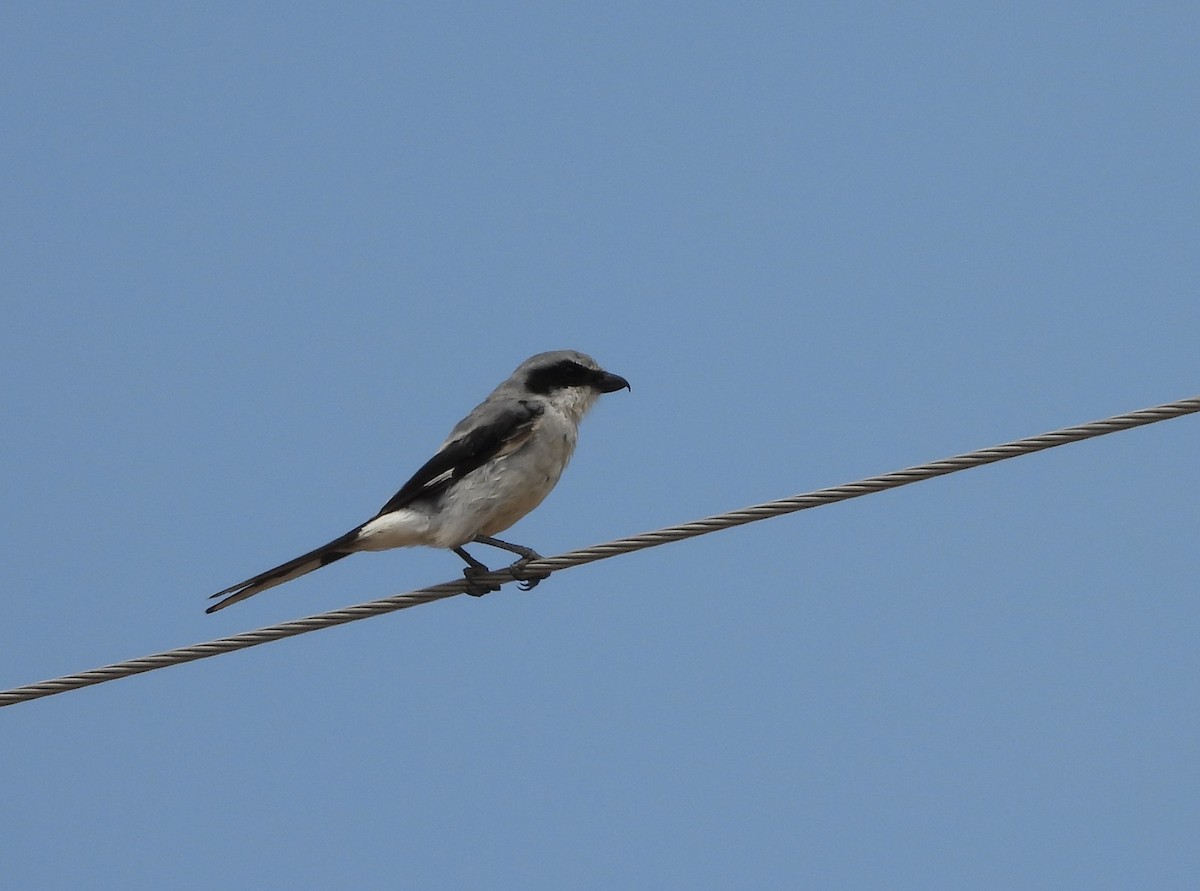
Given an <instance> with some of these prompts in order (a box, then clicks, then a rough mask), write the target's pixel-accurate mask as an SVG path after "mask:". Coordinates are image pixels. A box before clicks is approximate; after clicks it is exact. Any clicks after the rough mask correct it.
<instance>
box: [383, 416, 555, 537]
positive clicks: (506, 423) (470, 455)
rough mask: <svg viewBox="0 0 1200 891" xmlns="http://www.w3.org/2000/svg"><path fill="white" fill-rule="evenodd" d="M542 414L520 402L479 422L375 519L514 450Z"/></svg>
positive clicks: (441, 452)
mask: <svg viewBox="0 0 1200 891" xmlns="http://www.w3.org/2000/svg"><path fill="white" fill-rule="evenodd" d="M544 411H545V409H544V408H542V406H540V405H537V404H532V403H530V402H528V401H526V400H524V399H520V400H517V401H516V402H514V403H513V405H512V407H510V408H505V409H504V410H503V411H501V412H500V413H498V414H496V415H495V416H494V417H492V418H490V419H488V420H481V421H480V423H479V424H477V425H476V426H474V427H472V428H471V429H470V430H469V431H468V432H466V433H464V434H463V435H462V436H460V437H458V438H457V439H452V440H450V441H449V442H448V443H446V444H445V445H444V446H442V447H441V449H440V450H439V451H438V453H437V454H436V455H434V456H433V457H432V458H430V459H429V460H428V461H426V462H425V465H424V466H423V467H422V468H421V469H420V470H418V471H417V472H416V473H414V474H413V477H412V479H410V480H409V481H408V482H407V483H405V484H404V485H403V486H402V487H401V488H400V491H399V492H397V493H396V494H395V495H393V496H392V497H391V499H389V501H388V503H387V504H385V505H384V506H383V507H381V508H380V509H379V513H377V514H376V515H375V516H377V517H381V516H383V515H384V514H387V513H391V512H392V511H394V510H399V509H400V508H402V507H407V506H408V505H410V504H412V503H413V502H414V501H416V500H417V499H418V498H421V497H424V496H428V495H434V494H436V493H438V492H440V491H441V490H442V489H444V488H446V486H448V485H450V483H451V482H453V481H454V480H456V479H459V478H460V477H463V476H466V475H467V474H468V473H470V472H471V471H472V470H475V469H477V468H479V467H482V466H483V465H484V464H485V463H487V462H488V461H490V460H491V459H492V458H496V457H499V456H501V455H507V454H509V453H510V452H514V451H516V450H517V449H518V448H520V447H521V446H522V445H524V444H525V442H526V440H528V439H529V437H530V436H531V435H532V434H533V426H534V424H535V423H536V422H537V419H538V418H540V417H541V416H542V412H544Z"/></svg>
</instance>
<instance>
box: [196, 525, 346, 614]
mask: <svg viewBox="0 0 1200 891" xmlns="http://www.w3.org/2000/svg"><path fill="white" fill-rule="evenodd" d="M357 536H358V529H352V530H351V531H349V532H347V533H346V534H345V535H343V536H341V537H340V538H335V539H334V540H333V541H331V542H329V544H325V545H321V547H319V548H317V549H316V550H314V551H309V552H308V553H307V554H301V555H300V556H299V557H297V558H296V559H294V560H289V561H288V562H287V563H281V564H280V565H279V566H276V567H275V568H274V569H268V570H267V571H266V572H260V573H259V574H258V575H256V576H254V578H249V579H246V580H245V581H244V582H238V583H237V584H236V585H230V586H229V587H228V588H226V589H225V590H223V591H218V592H217V593H216V594H213V595H212V597H210V598H209V599H210V600H216V598H218V597H225V595H226V594H228V595H229V596H228V597H225V599H224V600H221V601H218V602H217V603H214V604H213V605H212V606H210V607H209V608H208V609H206V610H205V612H206V613H215V612H216V611H217V610H219V609H224V608H225V607H227V606H231V605H232V604H235V603H237V602H238V601H241V600H245V599H246V598H247V597H253V596H254V595H255V594H257V593H258V592H259V591H265V590H267V589H268V588H274V587H275V586H276V585H282V584H283V583H284V582H290V581H291V580H292V579H294V578H299V577H300V576H302V575H306V574H308V573H310V572H312V571H313V570H314V569H320V568H321V567H322V566H328V565H329V564H330V563H332V562H334V561H335V560H341V559H342V558H343V557H348V556H350V555H351V554H353V553H354V552H355V551H356V550H357V548H355V547H354V539H355V538H357Z"/></svg>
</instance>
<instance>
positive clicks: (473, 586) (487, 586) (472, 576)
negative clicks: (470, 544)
mask: <svg viewBox="0 0 1200 891" xmlns="http://www.w3.org/2000/svg"><path fill="white" fill-rule="evenodd" d="M489 572H491V570H490V569H488V568H487V567H486V566H484V567H478V566H468V567H467V568H466V569H464V570H463V576H464V577H465V578H466V580H467V593H468V594H470V595H471V596H472V597H482V596H483V595H484V594H492V593H495V592H496V591H499V590H500V586H499V585H497V584H496V583H495V582H481V581H479V576H481V575H487V574H488V573H489Z"/></svg>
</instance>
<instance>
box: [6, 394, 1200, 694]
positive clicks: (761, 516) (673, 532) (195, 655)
mask: <svg viewBox="0 0 1200 891" xmlns="http://www.w3.org/2000/svg"><path fill="white" fill-rule="evenodd" d="M1195 412H1200V396H1197V397H1192V398H1190V399H1181V400H1179V401H1177V402H1168V403H1164V404H1163V405H1157V406H1154V407H1152V408H1144V409H1140V410H1139V411H1134V412H1129V413H1128V414H1123V415H1116V416H1114V417H1111V418H1105V419H1103V420H1099V421H1092V422H1090V423H1087V424H1080V425H1078V426H1075V427H1066V428H1063V429H1061V430H1054V431H1052V432H1050V433H1043V434H1041V435H1039V436H1030V437H1027V438H1025V439H1018V440H1015V441H1013V442H1008V443H1004V444H1002V445H997V446H992V447H990V448H985V449H978V450H977V451H973V452H966V453H964V454H961V455H954V456H952V457H950V458H943V459H941V460H940V461H931V462H930V463H928V464H919V465H917V466H915V467H909V468H906V469H904V470H896V471H893V472H891V473H885V474H882V475H881V476H873V477H869V478H867V479H863V480H858V481H857V482H853V483H846V484H845V485H841V486H832V487H830V488H827V489H817V490H815V491H813V492H805V493H803V494H800V495H793V496H792V497H790V498H781V499H778V500H776V501H768V502H765V503H763V504H755V505H751V506H750V507H744V508H741V509H740V510H734V511H729V512H727V513H723V514H717V515H715V516H711V517H705V518H704V519H701V520H694V521H692V522H690V523H681V524H680V525H678V526H668V527H666V528H664V529H658V530H655V531H652V532H643V533H641V534H640V535H632V536H629V537H628V538H619V539H616V540H614V541H609V542H605V543H603V544H597V545H592V546H591V547H586V548H580V549H579V550H575V551H568V552H567V553H565V554H560V555H558V556H555V557H544V558H542V559H539V560H535V561H530V562H529V563H528V564H527V565H526V566H525V568H524V573H523V574H528V575H541V574H543V573H544V574H549V573H551V572H555V571H558V570H560V569H568V568H571V567H574V566H582V565H583V564H585V563H592V562H594V561H596V560H604V559H607V558H609V557H615V556H617V555H618V554H628V553H631V552H633V551H640V550H643V549H645V548H652V547H657V546H658V545H663V544H668V543H670V542H676V541H682V540H684V539H687V538H695V537H696V536H699V535H707V534H708V533H710V532H717V531H719V530H722V529H730V528H732V527H734V526H741V525H744V524H746V523H753V522H756V521H758V520H765V519H768V518H771V517H778V516H782V515H783V514H790V513H795V512H796V511H801V510H807V509H809V508H813V507H820V506H822V505H825V504H834V503H835V502H838V501H847V500H849V499H851V498H858V497H860V496H862V495H870V494H872V493H875V492H882V491H884V490H886V489H895V488H899V487H900V486H907V485H909V484H911V483H916V482H920V481H922V480H927V479H932V478H934V477H938V476H945V475H946V474H948V473H956V472H958V471H960V470H968V469H970V468H972V467H981V466H983V465H985V464H992V463H994V462H996V461H1004V460H1006V459H1008V458H1016V457H1018V456H1020V455H1028V454H1032V453H1034V452H1040V451H1043V450H1045V449H1052V448H1055V447H1056V446H1061V445H1067V444H1068V443H1073V442H1079V441H1081V440H1084V439H1091V438H1092V437H1096V436H1104V435H1106V434H1109V433H1116V432H1118V431H1121V430H1129V429H1132V428H1134V427H1143V426H1145V425H1147V424H1154V423H1157V422H1158V421H1165V420H1169V419H1170V418H1178V417H1182V416H1183V415H1188V414H1193V413H1195ZM514 577H515V576H514V573H513V571H512V569H511V568H510V569H501V570H497V571H495V572H491V573H488V574H486V575H480V576H479V577H478V579H477V581H479V582H484V583H495V584H504V583H505V582H509V581H512V580H513V579H514ZM466 588H467V583H466V581H465V579H459V580H456V581H450V582H443V583H442V584H438V585H431V586H429V587H426V588H419V589H417V590H415V591H409V592H407V593H404V594H395V595H393V596H391V597H385V598H383V599H381V600H372V601H368V602H367V603H360V604H358V605H357V606H349V607H345V608H343V609H338V610H334V611H332V612H327V613H320V614H318V615H315V616H307V617H305V618H302V619H295V620H293V621H290V622H283V623H281V624H278V625H269V626H267V627H266V628H259V629H258V630H256V631H246V632H243V633H242V634H235V635H233V636H232V637H224V638H220V639H218V640H212V641H208V642H206V643H199V644H193V645H191V646H187V647H180V648H178V649H173V650H167V651H165V652H162V653H155V654H153V655H150V656H143V657H142V658H140V659H130V660H128V661H125V662H116V663H114V664H112V665H106V666H104V667H102V668H96V669H92V670H91V671H84V672H81V673H79V674H72V675H67V676H65V677H60V678H55V679H53V680H48V681H41V682H39V683H36V684H26V685H24V686H21V687H14V688H13V689H11V690H5V691H2V692H0V707H3V706H6V705H15V704H16V703H18V702H27V701H29V700H31V699H39V698H41V697H43V696H52V695H54V694H56V693H64V692H66V691H68V690H77V689H79V688H81V687H89V686H91V685H93V684H102V683H104V682H106V681H113V680H117V679H118V678H124V677H130V676H131V675H135V674H141V673H142V672H146V671H154V670H156V669H159V668H166V667H167V666H170V665H179V664H181V663H184V662H192V661H194V660H196V659H207V658H208V657H210V656H217V655H220V654H222V653H231V652H233V651H235V650H243V649H246V648H247V647H254V646H258V645H259V644H264V643H269V642H270V641H274V640H282V639H284V638H286V637H294V636H296V635H297V634H307V633H308V632H310V631H319V630H321V629H322V628H332V627H334V626H336V625H344V624H346V623H347V622H357V621H358V620H360V619H367V618H371V617H372V616H379V615H383V614H384V613H390V612H395V611H396V610H401V609H407V608H409V607H412V606H418V605H420V604H422V603H430V602H432V601H435V600H443V599H445V598H447V597H453V596H455V595H457V594H462V593H463V592H465V591H466Z"/></svg>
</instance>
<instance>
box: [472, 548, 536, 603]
mask: <svg viewBox="0 0 1200 891" xmlns="http://www.w3.org/2000/svg"><path fill="white" fill-rule="evenodd" d="M472 541H476V542H479V544H485V545H491V546H492V547H493V548H500V549H501V550H505V551H508V552H510V553H513V554H516V555H517V556H518V557H520V559H519V560H517V561H516V562H515V563H513V565H512V566H510V567H508V569H509V571H510V572H511V573H512V574H513V578H515V579H516V580H517V587H519V588H520V589H521V590H522V591H529V590H532V589H533V588H535V587H536V586H537V583H538V582H540V581H541V580H542V579H544V578H549V576H550V573H549V572H545V571H543V572H537V573H533V572H528V571H526V569H525V564H527V563H529V561H531V560H541V559H542V555H541V554H539V553H538V552H537V551H535V550H534V549H533V548H527V547H525V546H524V545H519V544H513V543H512V542H507V541H501V540H500V539H498V538H492V537H491V536H490V535H476V536H475V537H474V538H473V539H472Z"/></svg>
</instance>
